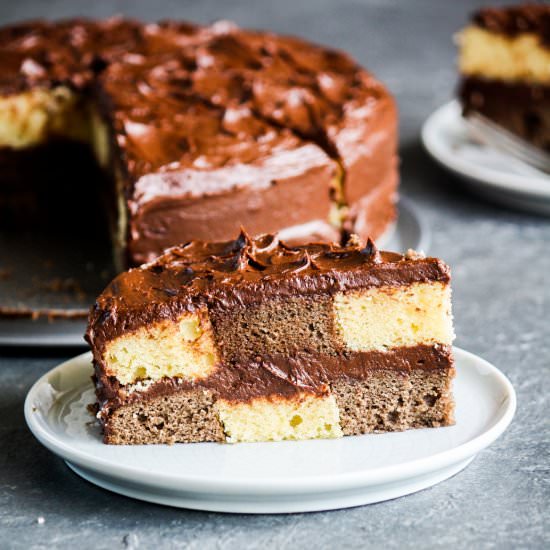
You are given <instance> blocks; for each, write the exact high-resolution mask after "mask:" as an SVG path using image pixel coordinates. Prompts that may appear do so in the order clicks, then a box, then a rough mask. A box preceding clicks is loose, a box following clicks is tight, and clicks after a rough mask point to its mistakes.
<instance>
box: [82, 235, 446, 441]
mask: <svg viewBox="0 0 550 550" xmlns="http://www.w3.org/2000/svg"><path fill="white" fill-rule="evenodd" d="M449 283H450V273H449V268H448V267H447V266H446V265H445V264H444V263H443V262H442V261H441V260H439V259H436V258H425V257H423V256H421V255H418V254H416V253H413V252H410V253H409V254H407V255H406V256H402V255H400V254H394V253H390V252H379V251H378V250H377V249H376V248H375V246H374V244H373V243H372V242H371V241H369V242H367V243H366V244H365V243H363V242H361V241H360V240H359V239H358V238H357V237H352V239H351V240H350V242H349V243H348V244H347V245H346V246H338V245H330V244H310V245H304V246H297V247H291V246H288V245H286V244H284V243H283V242H280V241H278V239H277V238H276V237H273V236H270V235H265V236H262V237H259V238H257V239H251V238H249V237H248V236H247V235H246V234H244V233H241V235H240V236H239V237H238V238H237V239H236V240H235V241H229V242H222V243H212V242H199V241H194V242H190V243H188V244H186V245H183V246H178V247H174V248H171V249H169V250H168V251H166V253H165V254H164V255H163V256H161V257H160V258H158V259H157V260H155V261H154V262H151V263H149V264H145V265H143V266H142V267H139V268H135V269H131V270H129V271H127V272H125V273H122V274H121V275H119V276H118V277H117V278H116V279H114V281H113V282H112V283H111V284H110V285H109V286H108V287H107V289H106V290H105V291H104V292H103V293H102V294H101V295H100V296H99V298H98V299H97V301H96V303H95V305H94V306H93V308H92V310H91V312H90V319H89V326H88V331H87V334H86V338H87V340H88V342H89V343H90V346H91V348H92V351H93V358H94V366H95V375H94V380H95V384H96V394H97V400H98V401H97V410H96V412H97V418H98V419H99V421H100V422H101V424H102V427H103V433H104V441H105V442H106V443H111V444H146V443H175V442H199V441H228V442H241V441H273V440H282V439H309V438H335V437H341V436H343V435H355V434H363V433H368V432H384V431H398V430H405V429H409V428H420V427H438V426H446V425H450V424H452V423H453V408H454V403H453V397H452V390H451V385H452V379H453V376H454V366H453V356H452V348H451V344H452V340H453V328H452V317H451V301H450V292H451V291H450V284H449Z"/></svg>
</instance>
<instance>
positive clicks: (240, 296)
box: [86, 231, 450, 361]
mask: <svg viewBox="0 0 550 550" xmlns="http://www.w3.org/2000/svg"><path fill="white" fill-rule="evenodd" d="M449 279H450V274H449V268H448V267H447V266H446V265H445V264H444V263H443V262H442V261H441V260H439V259H436V258H418V257H406V256H402V255H400V254H395V253H391V252H379V251H378V250H377V248H376V246H375V245H374V243H373V242H372V241H370V240H369V241H368V242H367V243H366V244H365V243H364V242H361V241H360V240H359V239H357V238H355V237H354V238H352V239H350V242H349V243H348V244H347V245H346V246H339V245H336V244H324V243H318V244H310V245H304V246H296V247H293V246H288V245H286V244H285V243H283V242H280V241H279V240H278V239H277V238H276V237H275V236H273V235H263V236H261V237H259V238H257V239H251V238H250V237H249V236H248V235H247V234H246V233H245V232H244V231H241V234H240V235H239V236H238V237H237V239H235V240H234V241H228V242H219V243H213V242H200V241H194V242H189V243H187V244H185V245H182V246H177V247H174V248H171V249H169V250H168V251H167V252H166V253H165V254H164V255H163V256H161V257H160V258H158V259H157V260H156V261H154V262H152V263H149V264H146V265H144V266H142V267H140V268H135V269H131V270H129V271H127V272H125V273H122V274H121V275H119V276H118V277H116V278H115V279H114V280H113V281H112V283H111V284H110V285H109V286H108V287H107V288H106V289H105V291H104V292H103V293H102V294H101V295H100V296H99V298H98V299H97V301H96V303H95V304H94V306H93V307H92V309H91V312H90V318H89V325H88V331H87V334H86V338H87V340H88V342H89V343H90V345H91V346H92V349H93V350H94V353H95V355H96V361H101V359H102V358H101V355H102V352H103V349H104V346H105V344H106V342H108V341H109V340H112V339H114V338H116V337H117V336H120V335H121V334H124V333H125V332H128V331H132V330H136V329H137V328H139V327H141V326H145V325H147V324H148V323H151V322H155V321H160V320H162V319H176V318H177V317H179V316H180V315H181V314H182V313H183V312H185V311H194V310H196V309H200V308H206V307H223V308H235V307H243V306H247V305H250V304H254V303H257V302H258V301H261V300H263V299H265V297H269V296H273V297H285V296H293V295H315V294H326V293H335V292H345V291H348V290H353V289H355V288H368V287H380V286H400V285H408V284H411V283H414V282H425V281H442V282H448V281H449Z"/></svg>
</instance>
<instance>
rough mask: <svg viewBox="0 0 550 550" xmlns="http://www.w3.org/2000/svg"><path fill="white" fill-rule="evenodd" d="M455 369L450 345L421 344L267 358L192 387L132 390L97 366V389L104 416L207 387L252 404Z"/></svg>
mask: <svg viewBox="0 0 550 550" xmlns="http://www.w3.org/2000/svg"><path fill="white" fill-rule="evenodd" d="M452 367H453V357H452V348H451V346H443V345H433V346H429V345H417V346H412V347H402V348H395V349H392V350H389V351H387V352H380V351H369V352H346V353H343V354H341V355H337V356H330V355H320V354H315V353H314V354H311V353H309V354H297V355H296V356H293V357H285V356H263V357H261V358H257V359H256V360H252V361H246V363H244V362H243V363H241V362H238V361H237V362H234V363H231V364H222V365H219V367H218V368H217V369H216V371H215V372H214V373H213V374H211V375H210V376H208V377H207V378H205V379H202V380H200V381H196V382H192V381H189V380H184V379H182V378H163V379H161V380H158V381H156V382H153V383H151V384H148V385H146V386H144V387H143V388H142V389H137V390H134V391H130V390H129V387H125V386H121V385H120V383H119V382H118V381H117V380H116V379H115V378H113V377H109V376H107V375H105V373H104V372H103V371H102V370H101V369H100V368H98V367H97V364H96V371H95V372H96V374H95V381H96V388H97V396H98V405H99V410H100V411H101V414H100V417H102V418H105V417H107V416H108V415H109V414H110V413H111V412H112V411H114V410H115V409H117V408H119V407H121V406H123V405H125V404H128V403H132V402H135V401H138V400H142V399H148V398H152V397H157V396H161V395H169V394H171V393H175V392H178V391H182V390H183V391H185V390H193V389H198V388H203V389H207V390H210V391H212V392H214V393H215V394H216V396H218V397H221V398H223V399H227V400H229V401H240V402H243V401H249V400H250V399H254V398H256V397H264V396H269V397H274V396H282V397H288V396H291V395H293V394H295V393H296V392H306V393H311V394H317V395H323V394H326V393H327V390H328V388H329V385H330V384H331V383H334V382H336V381H338V380H341V379H349V380H364V379H366V378H368V377H369V376H370V375H371V373H372V372H373V371H377V370H388V369H389V370H393V371H395V372H398V373H401V374H402V375H403V376H405V375H407V374H408V373H409V372H410V371H411V370H414V369H424V370H430V369H448V368H452Z"/></svg>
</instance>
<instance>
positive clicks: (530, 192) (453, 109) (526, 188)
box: [420, 99, 550, 200]
mask: <svg viewBox="0 0 550 550" xmlns="http://www.w3.org/2000/svg"><path fill="white" fill-rule="evenodd" d="M449 117H454V118H456V119H457V118H458V117H460V106H459V103H458V101H457V100H456V99H453V100H451V101H449V102H447V103H445V104H444V105H441V106H440V107H438V108H437V109H435V110H434V111H433V112H432V113H431V114H430V115H429V116H428V118H427V119H426V120H425V121H424V123H423V124H422V129H421V132H420V137H421V141H422V144H423V146H424V149H425V150H426V151H427V152H428V154H429V155H430V156H431V157H432V158H433V159H434V160H436V161H437V162H438V163H439V164H440V165H441V166H443V167H444V168H446V169H448V170H451V171H452V172H454V173H456V174H458V175H460V176H462V177H465V178H467V179H469V180H470V181H471V180H475V181H476V182H477V183H480V184H483V185H488V186H490V187H491V188H496V189H500V190H504V191H506V192H508V193H513V194H515V195H518V196H521V197H524V198H529V199H535V198H536V199H541V198H542V199H546V200H550V177H549V178H548V181H547V180H546V179H545V178H544V177H538V176H535V175H534V176H525V175H522V174H507V173H505V172H499V171H497V170H493V169H491V168H488V167H486V166H483V165H479V164H476V163H471V162H467V161H465V160H463V159H460V157H457V156H456V155H453V154H452V151H450V150H449V148H448V147H447V146H445V145H443V144H442V143H441V141H443V140H439V139H438V133H439V130H440V128H441V127H442V125H445V121H446V119H447V118H449ZM460 118H462V117H460Z"/></svg>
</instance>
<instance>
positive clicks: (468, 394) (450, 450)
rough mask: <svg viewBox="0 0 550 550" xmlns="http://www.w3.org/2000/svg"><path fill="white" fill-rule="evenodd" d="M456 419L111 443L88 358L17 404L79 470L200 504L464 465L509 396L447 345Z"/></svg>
mask: <svg viewBox="0 0 550 550" xmlns="http://www.w3.org/2000/svg"><path fill="white" fill-rule="evenodd" d="M455 357H456V366H457V377H456V379H455V384H454V392H455V398H456V402H457V409H456V421H457V422H456V425H455V426H452V427H448V428H439V429H424V430H411V431H408V432H401V433H390V434H373V435H364V436H357V437H345V438H343V439H339V440H314V441H300V442H295V441H288V442H280V443H246V444H237V445H227V444H219V443H198V444H188V445H186V444H180V445H173V446H167V445H151V446H110V445H104V444H103V443H102V442H101V438H100V434H99V429H98V428H97V426H96V425H95V424H93V423H92V424H90V420H91V417H90V416H89V415H88V413H87V412H86V407H85V406H86V404H88V403H90V402H92V401H93V389H92V384H91V382H90V375H91V372H92V368H91V365H90V360H91V355H90V354H89V353H85V354H83V355H80V356H78V357H75V358H74V359H71V360H70V361H67V362H66V363H63V364H61V365H59V366H58V367H56V368H55V369H53V370H51V371H50V372H49V373H47V374H45V375H44V376H43V377H42V378H40V379H39V380H38V382H36V384H35V385H34V386H33V387H32V388H31V390H30V391H29V394H28V396H27V399H26V401H25V417H26V420H27V423H28V425H29V427H30V429H31V430H32V432H33V433H34V435H35V436H36V437H37V438H38V440H39V441H40V442H41V443H42V444H44V445H45V446H46V447H47V448H49V449H50V450H51V451H53V452H54V453H56V454H58V455H59V456H60V457H62V458H63V459H65V460H66V461H67V462H68V463H69V466H70V467H71V468H72V469H73V470H74V471H76V472H77V473H78V474H79V475H81V476H82V477H84V478H85V479H88V480H89V481H91V482H92V483H95V484H97V485H99V486H101V487H104V488H106V489H109V490H111V491H115V492H117V493H121V494H124V495H127V496H131V497H134V498H138V499H142V500H147V501H151V502H157V503H160V504H168V505H172V506H179V507H185V508H194V509H198V510H213V511H222V512H244V513H284V512H307V511H315V510H328V509H335V508H345V507H349V506H358V505H361V504H368V503H371V502H378V501H382V500H387V499H390V498H395V497H399V496H402V495H406V494H409V493H412V492H415V491H418V490H420V489H424V488H426V487H429V486H431V485H434V484H435V483H439V482H440V481H442V480H444V479H446V478H448V477H450V476H452V475H454V474H455V473H457V472H458V471H460V470H461V469H462V468H464V467H465V466H466V465H467V464H468V463H469V462H470V461H471V460H472V459H473V457H474V456H475V455H476V453H478V452H479V451H480V450H481V449H483V448H485V447H487V446H488V445H489V444H491V443H492V442H493V441H494V440H495V439H496V438H497V437H498V436H499V435H500V434H501V433H502V432H503V431H504V430H505V429H506V427H507V426H508V425H509V423H510V422H511V420H512V417H513V415H514V412H515V407H516V397H515V393H514V389H513V388H512V386H511V384H510V382H509V381H508V380H507V378H506V377H505V376H504V375H503V374H502V373H501V372H500V371H499V370H497V369H496V368H495V367H493V366H492V365H490V364H489V363H487V362H486V361H484V360H483V359H480V358H479V357H477V356H475V355H472V354H470V353H468V352H465V351H463V350H460V349H458V348H455Z"/></svg>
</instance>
